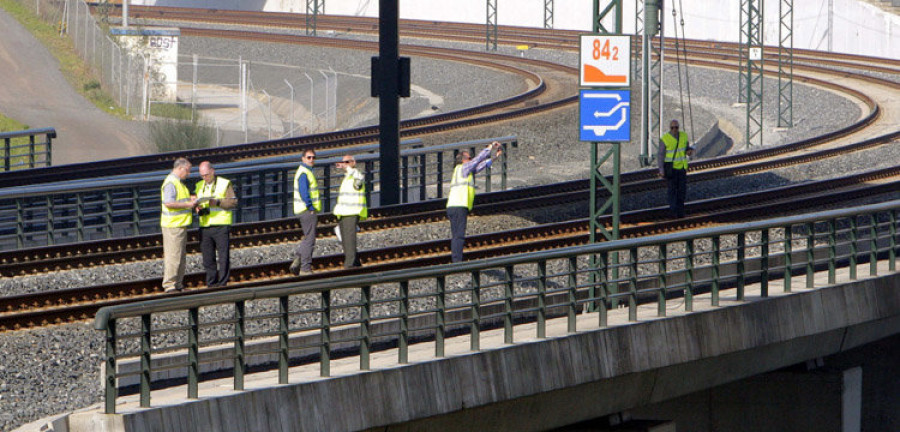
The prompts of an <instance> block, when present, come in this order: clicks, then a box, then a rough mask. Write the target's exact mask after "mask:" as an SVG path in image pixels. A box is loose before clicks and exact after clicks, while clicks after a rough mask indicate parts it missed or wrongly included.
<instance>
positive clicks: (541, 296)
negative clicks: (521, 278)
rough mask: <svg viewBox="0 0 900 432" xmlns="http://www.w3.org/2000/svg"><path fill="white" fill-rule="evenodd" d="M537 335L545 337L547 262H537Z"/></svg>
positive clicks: (541, 337)
mask: <svg viewBox="0 0 900 432" xmlns="http://www.w3.org/2000/svg"><path fill="white" fill-rule="evenodd" d="M537 300H538V307H537V337H538V338H540V339H543V338H545V337H547V310H546V307H547V262H546V261H544V260H541V261H539V262H538V298H537Z"/></svg>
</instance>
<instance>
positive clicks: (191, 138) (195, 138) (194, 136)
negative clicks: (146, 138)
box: [150, 110, 216, 153]
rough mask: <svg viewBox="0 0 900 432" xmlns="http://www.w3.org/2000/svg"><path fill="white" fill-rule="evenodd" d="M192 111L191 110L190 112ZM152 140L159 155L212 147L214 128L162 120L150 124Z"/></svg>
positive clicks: (188, 121)
mask: <svg viewBox="0 0 900 432" xmlns="http://www.w3.org/2000/svg"><path fill="white" fill-rule="evenodd" d="M188 111H190V110H188ZM150 139H151V140H152V141H153V144H154V145H155V146H156V152H157V153H164V152H170V151H176V150H192V149H200V148H209V147H212V145H213V143H214V142H215V139H216V131H215V129H214V128H212V127H209V126H206V125H204V124H201V123H200V122H199V121H198V119H197V118H196V117H195V118H194V120H176V119H161V120H154V121H152V122H150Z"/></svg>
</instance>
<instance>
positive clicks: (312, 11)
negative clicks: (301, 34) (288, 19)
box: [306, 0, 325, 36]
mask: <svg viewBox="0 0 900 432" xmlns="http://www.w3.org/2000/svg"><path fill="white" fill-rule="evenodd" d="M320 13H322V14H323V13H325V0H306V34H307V35H311V36H316V21H317V19H318V16H319V14H320Z"/></svg>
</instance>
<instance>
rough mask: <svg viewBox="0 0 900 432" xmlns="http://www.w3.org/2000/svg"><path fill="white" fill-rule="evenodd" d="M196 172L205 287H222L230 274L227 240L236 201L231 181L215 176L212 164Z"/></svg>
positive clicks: (200, 166) (204, 165)
mask: <svg viewBox="0 0 900 432" xmlns="http://www.w3.org/2000/svg"><path fill="white" fill-rule="evenodd" d="M198 170H199V171H200V179H201V180H200V181H199V182H197V185H196V186H195V188H194V193H196V194H197V199H198V204H197V206H196V207H195V208H196V210H197V216H198V217H199V218H200V251H201V252H202V253H203V270H205V271H206V286H208V287H211V288H213V287H223V286H225V285H226V284H227V283H228V277H229V273H230V272H231V259H230V256H229V253H228V251H229V248H230V244H229V242H230V240H229V237H230V235H231V224H232V223H233V221H234V216H233V214H232V210H233V209H234V208H235V207H237V197H236V196H235V194H234V187H233V186H232V185H231V181H229V180H228V179H226V178H224V177H218V176H216V170H215V169H213V166H212V164H211V163H209V162H208V161H203V162H200V165H199V166H198ZM217 258H218V259H217ZM217 261H218V262H217Z"/></svg>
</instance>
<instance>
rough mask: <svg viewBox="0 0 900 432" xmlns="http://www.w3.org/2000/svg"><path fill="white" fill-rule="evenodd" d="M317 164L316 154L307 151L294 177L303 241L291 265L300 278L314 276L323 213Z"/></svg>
mask: <svg viewBox="0 0 900 432" xmlns="http://www.w3.org/2000/svg"><path fill="white" fill-rule="evenodd" d="M315 163H316V152H315V151H313V150H312V149H307V150H306V151H305V152H303V160H302V161H301V162H300V166H299V167H297V173H296V174H295V175H294V214H295V215H297V217H298V218H299V219H300V227H301V229H302V230H303V240H301V241H300V244H299V245H298V246H297V249H295V250H294V253H295V254H296V256H297V257H296V258H294V261H293V262H292V263H291V268H290V270H291V273H293V274H295V275H299V276H308V275H311V274H312V256H313V248H315V246H316V224H317V223H318V212H320V211H322V201H321V200H320V199H319V182H318V181H317V180H316V174H315V173H314V172H313V165H315Z"/></svg>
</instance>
